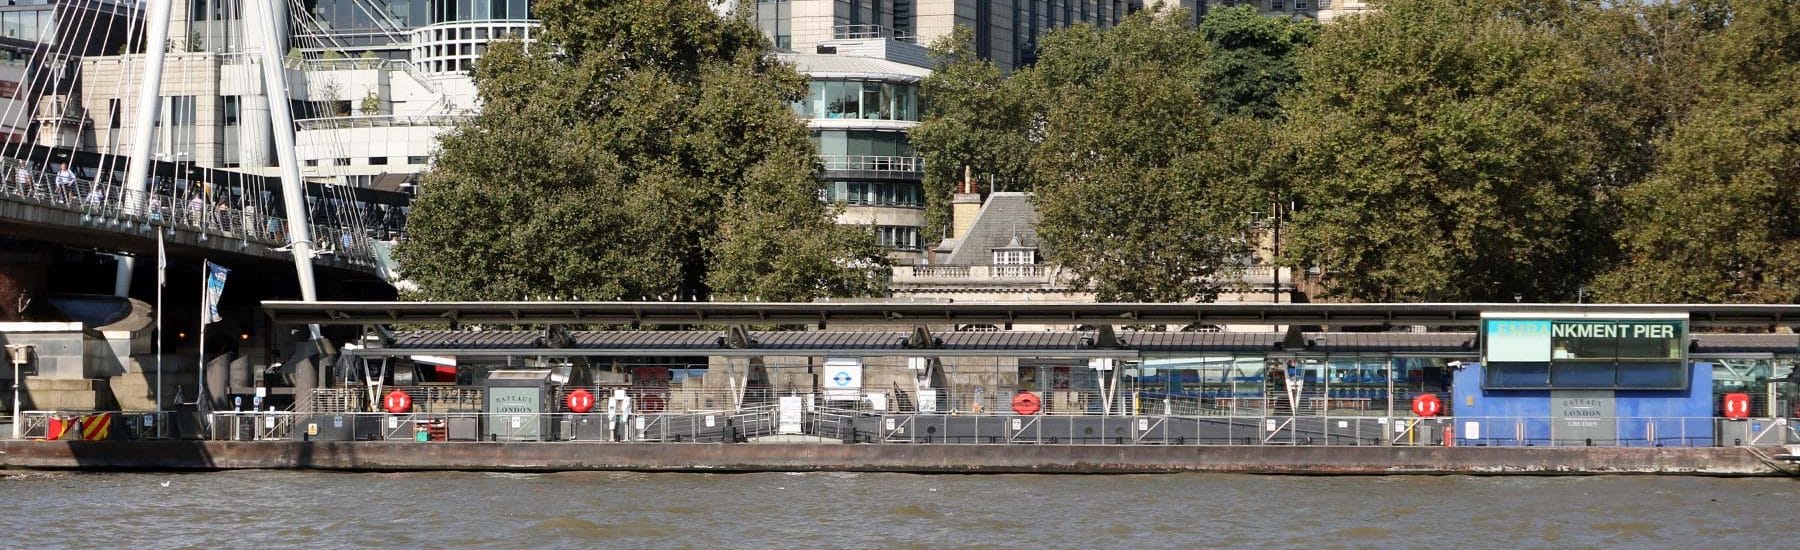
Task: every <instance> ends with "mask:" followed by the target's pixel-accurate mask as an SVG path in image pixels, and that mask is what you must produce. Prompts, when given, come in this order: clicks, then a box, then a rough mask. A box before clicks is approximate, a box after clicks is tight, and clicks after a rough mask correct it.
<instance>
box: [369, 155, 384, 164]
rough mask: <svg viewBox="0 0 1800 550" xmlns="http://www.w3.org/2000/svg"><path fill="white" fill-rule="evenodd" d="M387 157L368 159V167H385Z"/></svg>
mask: <svg viewBox="0 0 1800 550" xmlns="http://www.w3.org/2000/svg"><path fill="white" fill-rule="evenodd" d="M386 165H387V157H369V166H386Z"/></svg>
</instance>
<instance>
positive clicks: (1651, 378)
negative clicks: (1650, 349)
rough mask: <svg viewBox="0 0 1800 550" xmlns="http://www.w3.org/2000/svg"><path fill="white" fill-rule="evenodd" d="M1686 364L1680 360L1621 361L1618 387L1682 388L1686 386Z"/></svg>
mask: <svg viewBox="0 0 1800 550" xmlns="http://www.w3.org/2000/svg"><path fill="white" fill-rule="evenodd" d="M1687 383H1688V377H1687V366H1686V365H1683V364H1682V363H1680V362H1666V363H1621V364H1620V365H1619V387H1621V388H1661V389H1683V388H1686V387H1687Z"/></svg>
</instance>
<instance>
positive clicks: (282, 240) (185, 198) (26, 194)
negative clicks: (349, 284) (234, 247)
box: [0, 162, 385, 267]
mask: <svg viewBox="0 0 1800 550" xmlns="http://www.w3.org/2000/svg"><path fill="white" fill-rule="evenodd" d="M0 196H3V197H6V198H8V199H11V200H16V201H21V202H26V203H31V204H38V205H43V206H48V207H52V208H58V209H62V210H67V211H72V212H78V213H80V214H81V216H82V223H85V224H92V225H95V226H111V227H112V228H114V229H115V230H117V231H119V232H122V233H133V232H142V233H149V232H150V231H153V230H156V229H158V228H164V229H186V230H189V231H194V232H197V233H200V234H201V235H203V236H207V237H218V238H227V239H241V240H244V241H247V242H254V243H258V244H262V245H265V246H269V247H280V246H286V245H288V244H289V242H288V235H287V230H288V226H287V220H286V218H283V217H280V216H274V215H270V214H271V213H270V212H257V211H256V210H255V209H254V208H243V207H241V206H235V205H230V204H228V203H224V202H216V201H208V200H207V198H208V197H206V196H205V193H204V192H202V191H199V190H195V189H191V188H190V187H188V186H174V187H173V188H171V189H169V190H167V191H162V190H154V191H147V192H137V191H132V190H129V189H126V188H125V187H124V186H123V185H119V184H117V183H107V182H96V181H92V180H84V179H80V178H70V177H59V176H58V175H57V174H56V173H54V172H50V171H43V170H33V169H30V168H25V167H21V166H19V165H17V164H16V163H10V162H9V163H4V164H3V165H0ZM307 225H308V227H309V229H310V231H311V232H312V237H313V242H315V243H317V246H318V247H319V249H320V250H321V251H329V253H330V254H332V255H335V256H337V257H338V258H339V259H340V260H341V261H343V262H344V263H348V264H351V265H359V266H364V267H373V266H374V265H375V259H374V258H375V255H374V251H373V249H372V248H371V241H372V240H375V239H376V238H377V237H383V236H385V235H372V234H371V233H374V232H375V231H378V230H364V229H357V228H349V227H341V226H337V225H324V224H318V223H309V224H307Z"/></svg>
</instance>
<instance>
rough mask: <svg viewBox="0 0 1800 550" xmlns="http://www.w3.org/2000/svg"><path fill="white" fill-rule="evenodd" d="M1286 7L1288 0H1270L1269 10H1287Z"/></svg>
mask: <svg viewBox="0 0 1800 550" xmlns="http://www.w3.org/2000/svg"><path fill="white" fill-rule="evenodd" d="M1286 9H1287V2H1286V1H1285V0H1269V11H1285V10H1286Z"/></svg>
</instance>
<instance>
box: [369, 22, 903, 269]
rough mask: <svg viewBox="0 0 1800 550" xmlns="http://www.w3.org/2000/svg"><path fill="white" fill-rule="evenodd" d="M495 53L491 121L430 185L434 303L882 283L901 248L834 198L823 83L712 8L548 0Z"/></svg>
mask: <svg viewBox="0 0 1800 550" xmlns="http://www.w3.org/2000/svg"><path fill="white" fill-rule="evenodd" d="M534 8H535V9H536V13H537V14H538V15H539V16H540V17H541V18H542V19H543V22H544V26H543V30H542V33H541V34H540V36H539V37H540V39H541V42H540V43H538V44H537V45H534V46H533V47H531V48H530V49H529V50H527V48H525V47H524V45H522V44H521V43H519V42H516V41H502V42H498V43H495V44H493V45H491V46H490V47H489V49H488V50H487V53H486V54H485V55H484V56H483V57H482V58H481V60H480V62H479V63H478V64H477V67H476V71H475V81H476V85H477V87H478V90H479V93H480V98H481V101H482V104H483V107H482V111H481V114H480V115H479V116H477V117H476V118H475V119H474V120H473V121H472V122H470V123H468V124H465V125H463V126H461V127H459V128H457V129H455V130H454V131H452V132H450V133H449V134H448V135H446V136H445V137H444V138H443V139H442V141H441V150H440V152H439V155H438V160H437V164H436V166H435V167H434V168H433V169H432V171H431V172H430V173H429V174H427V176H426V178H425V180H424V182H423V183H422V184H421V186H420V188H421V194H420V196H419V198H418V200H417V201H416V202H415V207H414V210H413V213H412V215H411V217H410V220H409V223H410V224H411V227H410V238H409V240H408V241H406V242H405V243H403V244H402V245H401V246H400V248H399V250H398V251H397V255H398V258H399V260H400V262H401V263H402V265H403V266H404V268H405V270H406V271H405V273H404V275H405V276H406V277H408V278H409V279H411V280H413V281H414V282H415V283H417V284H418V285H419V288H420V292H419V295H420V296H421V297H424V298H428V299H466V300H475V299H480V300H500V299H534V298H582V299H590V300H594V299H639V298H643V297H652V298H657V297H660V298H684V299H691V298H708V297H714V296H717V297H721V298H723V297H730V298H734V299H735V298H739V297H748V298H761V299H769V300H805V299H809V298H812V297H817V296H843V295H867V294H870V293H872V292H874V291H876V290H877V289H878V288H879V284H880V279H881V278H882V277H881V272H880V270H881V269H882V266H883V260H882V259H881V255H880V252H879V250H878V249H877V248H876V247H875V245H874V243H873V238H872V236H871V235H869V234H868V233H867V232H866V231H863V230H861V229H858V228H853V227H840V226H837V225H836V224H835V223H834V213H833V212H832V211H831V210H830V209H829V208H828V207H827V206H825V205H824V204H822V203H821V202H820V201H819V200H818V193H819V190H820V187H819V185H820V184H819V182H818V180H817V178H816V175H817V174H818V170H819V167H818V164H817V160H816V149H815V147H814V146H813V144H812V142H811V141H810V139H809V137H808V135H807V132H806V129H805V126H804V124H803V123H802V122H800V121H799V120H798V119H797V118H796V117H794V116H793V114H792V112H791V111H790V110H789V107H788V103H789V102H791V101H794V100H796V99H798V98H799V97H800V96H801V95H802V93H803V92H804V90H805V86H806V84H805V83H806V80H805V77H804V76H802V75H800V74H798V73H797V72H795V71H794V70H793V69H792V67H790V66H788V65H785V64H782V63H780V62H778V61H776V60H775V59H774V58H772V57H771V56H770V55H768V48H767V44H766V43H765V42H764V39H763V37H762V36H761V35H760V34H759V33H758V31H757V30H756V29H755V27H753V26H752V25H750V24H749V23H747V22H745V21H743V20H740V19H725V18H721V17H719V16H718V15H716V14H714V13H713V12H712V11H711V10H710V9H709V8H708V7H707V4H706V3H705V2H701V1H699V0H608V1H600V2H594V1H582V0H544V1H543V2H539V3H537V4H535V5H534Z"/></svg>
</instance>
